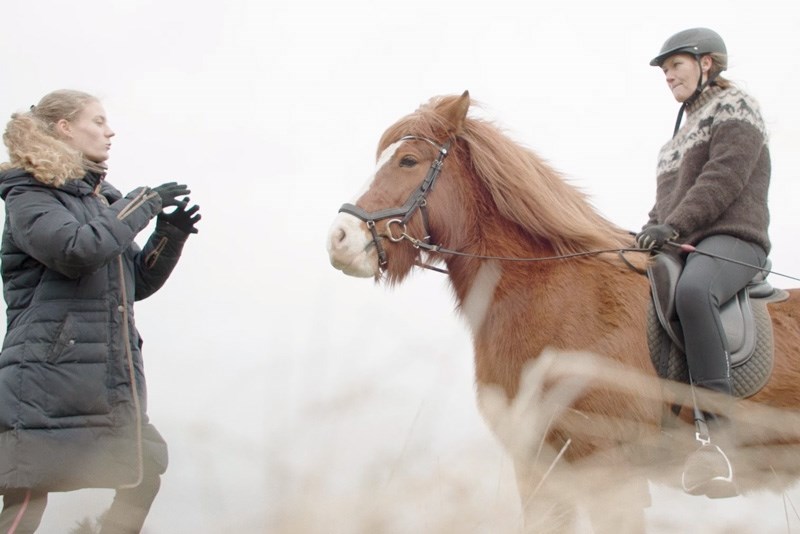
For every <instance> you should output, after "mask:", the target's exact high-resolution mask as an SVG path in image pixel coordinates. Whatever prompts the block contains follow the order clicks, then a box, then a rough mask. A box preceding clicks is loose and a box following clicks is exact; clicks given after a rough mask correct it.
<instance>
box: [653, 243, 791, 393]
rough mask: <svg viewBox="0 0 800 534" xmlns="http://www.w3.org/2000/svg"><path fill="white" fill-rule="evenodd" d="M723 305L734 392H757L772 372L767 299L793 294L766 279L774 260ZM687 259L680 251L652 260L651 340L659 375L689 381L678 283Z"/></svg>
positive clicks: (721, 314) (662, 253) (721, 312)
mask: <svg viewBox="0 0 800 534" xmlns="http://www.w3.org/2000/svg"><path fill="white" fill-rule="evenodd" d="M767 261H768V264H767V265H766V266H765V267H764V270H763V271H759V272H758V274H757V275H756V276H755V277H754V278H753V279H752V280H751V281H750V283H749V284H748V285H747V286H746V287H745V288H743V289H742V290H741V291H739V292H738V293H737V294H736V295H735V296H734V297H733V298H732V299H731V300H729V301H728V302H726V303H724V304H723V305H722V306H721V307H720V319H721V321H722V325H723V329H724V332H725V336H726V338H727V340H728V349H729V356H730V359H731V376H732V378H733V386H734V393H735V394H736V395H738V396H740V397H747V396H750V395H753V394H755V393H756V392H757V391H758V390H759V389H761V388H762V387H763V386H764V384H766V382H767V380H768V379H769V375H770V374H771V372H772V354H773V347H772V323H771V321H770V319H769V312H768V311H767V307H766V304H767V303H768V302H778V301H781V300H784V299H786V298H788V294H787V293H786V291H784V290H782V289H775V288H773V287H772V285H771V284H770V283H769V282H768V281H767V280H766V273H768V272H769V269H770V264H769V260H767ZM683 265H684V260H683V258H682V257H681V256H679V255H678V254H677V253H668V252H660V253H659V254H657V255H656V256H655V257H654V258H653V259H652V261H651V262H650V264H649V266H648V268H647V276H648V279H649V281H650V292H651V296H652V304H651V310H650V318H649V319H648V322H649V324H648V344H649V346H650V356H651V359H652V360H653V365H654V366H655V367H656V370H657V371H658V374H659V376H661V377H662V378H667V379H669V380H677V381H679V382H685V383H688V381H689V376H688V367H687V364H686V356H685V354H684V351H685V348H684V338H683V330H682V328H681V325H680V321H679V320H678V314H677V311H676V306H675V289H676V287H677V285H678V278H679V277H680V274H681V271H682V270H683Z"/></svg>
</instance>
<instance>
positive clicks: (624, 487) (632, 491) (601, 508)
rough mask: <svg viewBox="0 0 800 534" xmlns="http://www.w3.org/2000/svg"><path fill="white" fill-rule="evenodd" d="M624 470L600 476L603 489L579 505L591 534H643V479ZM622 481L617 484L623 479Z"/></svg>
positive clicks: (645, 504) (647, 501) (647, 491)
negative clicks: (603, 483)
mask: <svg viewBox="0 0 800 534" xmlns="http://www.w3.org/2000/svg"><path fill="white" fill-rule="evenodd" d="M623 473H625V471H624V469H618V470H614V471H613V472H611V471H609V472H607V473H605V474H603V475H602V478H604V479H605V480H606V481H607V485H606V486H605V488H604V489H603V491H602V492H600V493H599V494H595V495H587V498H586V499H585V501H584V502H583V503H582V504H583V505H584V506H585V509H586V511H587V512H588V513H589V518H590V520H591V523H592V529H593V531H594V534H644V533H645V532H646V530H647V529H646V522H645V513H644V511H645V509H646V508H648V507H649V506H650V487H649V486H648V484H647V479H645V478H644V477H642V476H640V475H638V474H630V475H628V476H625V477H623V475H622V474H623ZM623 478H624V480H621V479H623Z"/></svg>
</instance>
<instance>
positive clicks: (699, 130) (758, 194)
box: [645, 86, 770, 253]
mask: <svg viewBox="0 0 800 534" xmlns="http://www.w3.org/2000/svg"><path fill="white" fill-rule="evenodd" d="M769 180H770V156H769V147H768V146H767V134H766V129H765V126H764V121H763V119H762V118H761V113H760V111H759V108H758V104H757V103H756V101H755V100H753V99H752V98H751V97H750V96H748V95H747V94H745V93H743V92H742V91H741V90H739V89H738V88H735V87H731V88H728V89H721V88H720V87H716V86H713V87H711V88H709V89H707V90H706V91H704V92H703V93H701V95H700V96H699V97H698V99H697V100H696V101H695V102H694V103H693V104H692V105H691V106H690V107H689V108H688V109H687V119H686V122H685V124H684V125H683V127H682V128H681V129H680V130H679V131H678V134H677V135H676V136H675V137H674V138H673V139H671V140H670V141H669V142H668V143H667V144H665V145H664V146H663V147H662V148H661V151H660V153H659V156H658V178H657V190H656V202H655V205H654V206H653V209H652V210H651V211H650V220H649V222H648V223H647V225H645V226H650V225H652V224H669V225H670V226H672V227H673V228H675V229H676V230H677V231H678V233H679V234H680V238H679V239H680V241H681V242H685V243H691V244H697V243H698V242H699V241H701V240H702V239H704V238H705V237H708V236H710V235H714V234H727V235H732V236H734V237H738V238H741V239H744V240H746V241H750V242H753V243H757V244H758V245H760V246H762V247H763V248H764V250H765V251H766V252H767V253H769V251H770V241H769V235H768V232H767V228H768V226H769V208H768V206H767V193H768V189H769Z"/></svg>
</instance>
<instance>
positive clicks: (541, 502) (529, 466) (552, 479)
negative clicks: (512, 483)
mask: <svg viewBox="0 0 800 534" xmlns="http://www.w3.org/2000/svg"><path fill="white" fill-rule="evenodd" d="M514 474H515V475H516V479H517V489H518V491H519V496H520V500H521V505H522V514H523V521H524V529H523V532H525V533H526V534H528V533H529V534H534V533H536V534H539V533H547V534H550V533H552V534H564V533H567V534H568V533H570V532H574V531H575V527H576V524H577V521H576V520H577V507H576V503H575V501H574V499H573V495H571V494H570V492H568V491H565V485H564V476H563V475H562V474H561V473H553V472H552V471H548V469H547V467H546V466H540V465H536V464H534V463H531V462H530V461H527V460H521V459H515V460H514Z"/></svg>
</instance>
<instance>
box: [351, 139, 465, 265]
mask: <svg viewBox="0 0 800 534" xmlns="http://www.w3.org/2000/svg"><path fill="white" fill-rule="evenodd" d="M412 139H413V140H418V141H425V142H426V143H429V144H431V145H433V146H434V147H435V148H436V150H438V151H439V154H438V155H437V156H436V159H435V160H433V163H431V167H430V169H428V174H427V175H426V176H425V179H423V180H422V183H421V184H420V185H419V187H417V188H416V189H415V190H414V191H412V192H411V194H410V195H409V197H408V200H406V202H405V204H403V205H402V206H400V207H397V208H385V209H382V210H378V211H367V210H365V209H364V208H360V207H358V206H356V205H355V204H349V203H345V204H342V207H341V208H339V213H342V212H344V213H348V214H350V215H353V216H354V217H357V218H358V219H361V220H362V221H364V223H365V224H366V225H367V228H368V229H369V231H370V233H371V234H372V242H373V244H374V245H375V250H376V251H377V253H378V265H379V266H380V268H381V270H384V269H385V268H386V264H387V262H388V260H387V258H386V250H385V249H384V248H383V245H382V244H381V237H382V236H381V234H379V233H378V229H377V227H376V224H375V223H377V222H378V221H383V220H385V219H389V220H388V221H386V236H385V237H386V238H388V239H389V240H390V241H392V242H393V243H398V242H400V241H402V240H403V239H405V237H404V236H406V235H407V234H406V225H407V224H408V221H410V220H411V217H412V216H413V215H414V213H416V211H417V210H419V211H420V213H421V214H422V224H423V226H424V228H425V237H423V238H422V240H421V241H423V242H425V241H427V240H428V239H430V231H429V230H428V202H427V197H428V193H430V191H431V189H433V184H435V183H436V178H438V177H439V173H440V172H441V171H442V165H443V164H444V158H446V157H447V154H448V151H449V150H450V140H449V139H448V140H447V141H446V142H445V143H444V144H443V145H440V144H439V143H437V142H435V141H431V140H430V139H428V138H426V137H419V136H416V135H406V136H403V137H401V138H400V139H398V141H408V140H412ZM394 224H396V225H399V226H400V232H399V234H398V235H396V236H395V235H394V234H393V233H392V225H394Z"/></svg>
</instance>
